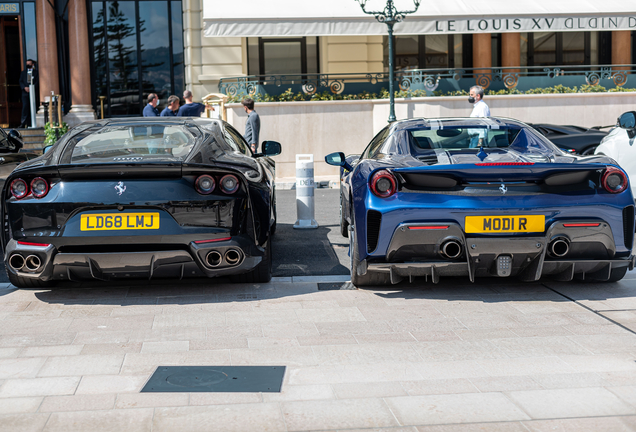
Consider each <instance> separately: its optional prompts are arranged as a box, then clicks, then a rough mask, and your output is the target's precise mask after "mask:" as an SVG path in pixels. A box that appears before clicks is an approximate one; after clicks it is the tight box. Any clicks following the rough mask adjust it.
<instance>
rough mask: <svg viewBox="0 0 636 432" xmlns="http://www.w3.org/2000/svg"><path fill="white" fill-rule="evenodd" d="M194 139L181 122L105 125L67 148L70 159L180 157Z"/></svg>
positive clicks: (114, 160)
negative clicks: (174, 123)
mask: <svg viewBox="0 0 636 432" xmlns="http://www.w3.org/2000/svg"><path fill="white" fill-rule="evenodd" d="M194 142H195V137H194V136H193V135H192V134H191V133H190V132H189V131H188V129H187V128H186V127H184V126H172V125H171V126H163V125H133V126H112V127H109V126H107V127H104V128H102V129H100V130H99V131H97V132H92V133H90V134H88V135H83V136H82V135H80V136H78V137H77V139H76V141H75V143H74V144H73V145H72V146H71V148H70V150H71V151H72V153H71V161H70V162H71V163H87V162H95V163H108V162H112V163H121V162H126V163H134V162H144V163H145V162H153V161H157V162H158V161H182V160H184V159H185V158H186V157H187V155H188V154H189V153H190V151H191V150H192V147H193V146H194Z"/></svg>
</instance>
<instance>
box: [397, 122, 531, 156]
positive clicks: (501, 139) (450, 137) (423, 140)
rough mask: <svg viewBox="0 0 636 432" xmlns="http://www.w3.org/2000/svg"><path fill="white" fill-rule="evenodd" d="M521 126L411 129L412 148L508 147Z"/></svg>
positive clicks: (415, 149)
mask: <svg viewBox="0 0 636 432" xmlns="http://www.w3.org/2000/svg"><path fill="white" fill-rule="evenodd" d="M520 130H521V129H519V128H501V127H498V128H491V127H484V126H475V127H467V126H462V127H446V126H444V127H443V128H441V129H411V130H409V131H408V132H409V135H410V141H411V148H412V149H413V150H414V151H415V152H416V153H419V152H422V151H425V150H429V149H467V148H478V147H480V146H481V147H491V148H495V147H499V148H501V147H508V146H510V144H512V142H513V141H514V140H515V138H516V136H517V134H518V133H519V131H520ZM480 141H481V144H480Z"/></svg>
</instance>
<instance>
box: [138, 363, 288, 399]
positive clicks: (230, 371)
mask: <svg viewBox="0 0 636 432" xmlns="http://www.w3.org/2000/svg"><path fill="white" fill-rule="evenodd" d="M284 376H285V366H159V367H157V370H155V373H153V374H152V376H151V377H150V379H149V380H148V382H147V383H146V385H145V386H144V388H142V389H141V393H168V392H171V393H175V392H183V393H195V392H207V393H233V392H241V393H255V392H263V393H280V389H281V387H282V385H283V377H284Z"/></svg>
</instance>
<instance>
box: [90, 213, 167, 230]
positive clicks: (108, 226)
mask: <svg viewBox="0 0 636 432" xmlns="http://www.w3.org/2000/svg"><path fill="white" fill-rule="evenodd" d="M131 229H135V230H138V229H159V213H119V214H118V213H92V214H83V215H82V217H81V219H80V230H81V231H103V230H106V231H115V230H131Z"/></svg>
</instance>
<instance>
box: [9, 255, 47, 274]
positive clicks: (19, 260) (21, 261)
mask: <svg viewBox="0 0 636 432" xmlns="http://www.w3.org/2000/svg"><path fill="white" fill-rule="evenodd" d="M9 266H10V267H11V268H12V269H13V270H15V271H19V270H25V269H26V270H27V271H30V272H36V271H38V270H40V268H41V267H42V260H41V259H40V257H39V256H37V255H29V256H27V257H26V259H25V258H24V257H23V256H22V255H20V254H17V253H16V254H13V255H11V256H10V257H9Z"/></svg>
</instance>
